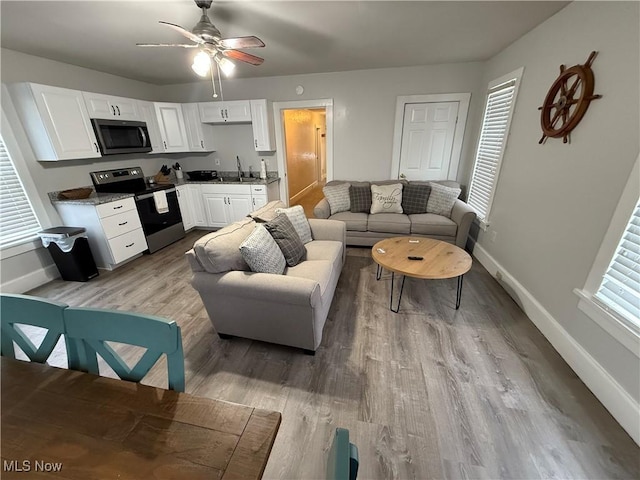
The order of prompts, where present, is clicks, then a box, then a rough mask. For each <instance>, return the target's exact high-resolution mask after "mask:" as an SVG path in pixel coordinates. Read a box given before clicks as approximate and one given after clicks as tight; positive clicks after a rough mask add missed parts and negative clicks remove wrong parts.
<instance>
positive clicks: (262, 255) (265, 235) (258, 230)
mask: <svg viewBox="0 0 640 480" xmlns="http://www.w3.org/2000/svg"><path fill="white" fill-rule="evenodd" d="M240 253H241V254H242V258H244V260H245V262H247V265H249V267H251V271H252V272H259V273H275V274H278V275H280V274H281V273H283V272H284V269H285V267H286V266H287V262H286V260H285V258H284V255H283V254H282V251H281V250H280V247H279V246H278V244H277V243H276V241H275V240H274V239H273V237H272V236H271V235H270V234H269V232H268V231H267V229H266V228H265V227H264V225H263V224H262V223H258V224H256V226H255V228H254V229H253V232H251V234H250V235H249V236H248V237H247V238H246V239H245V241H244V242H242V243H241V244H240Z"/></svg>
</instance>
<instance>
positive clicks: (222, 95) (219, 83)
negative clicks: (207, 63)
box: [211, 62, 224, 101]
mask: <svg viewBox="0 0 640 480" xmlns="http://www.w3.org/2000/svg"><path fill="white" fill-rule="evenodd" d="M214 63H215V64H216V70H217V71H218V85H220V99H221V100H222V101H224V93H222V75H220V65H218V62H214ZM211 75H213V69H211Z"/></svg>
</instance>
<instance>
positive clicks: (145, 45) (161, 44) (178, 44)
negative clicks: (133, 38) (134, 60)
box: [136, 43, 199, 48]
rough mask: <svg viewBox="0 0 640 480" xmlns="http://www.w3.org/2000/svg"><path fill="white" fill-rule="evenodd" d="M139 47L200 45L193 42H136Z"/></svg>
mask: <svg viewBox="0 0 640 480" xmlns="http://www.w3.org/2000/svg"><path fill="white" fill-rule="evenodd" d="M136 45H137V46H138V47H181V48H198V47H199V45H194V44H193V43H191V44H189V45H187V44H184V43H136Z"/></svg>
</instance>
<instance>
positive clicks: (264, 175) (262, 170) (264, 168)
mask: <svg viewBox="0 0 640 480" xmlns="http://www.w3.org/2000/svg"><path fill="white" fill-rule="evenodd" d="M260 178H261V179H263V180H266V178H267V164H266V163H265V162H264V158H263V159H262V160H260Z"/></svg>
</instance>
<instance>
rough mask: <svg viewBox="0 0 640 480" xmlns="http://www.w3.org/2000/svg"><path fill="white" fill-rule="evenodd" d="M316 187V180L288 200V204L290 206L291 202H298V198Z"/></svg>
mask: <svg viewBox="0 0 640 480" xmlns="http://www.w3.org/2000/svg"><path fill="white" fill-rule="evenodd" d="M317 185H318V181H317V180H316V181H315V182H313V183H312V184H311V185H307V186H306V187H304V188H303V189H302V190H300V191H299V192H298V193H296V194H295V195H294V196H293V197H291V198H290V199H289V204H292V203H293V202H296V201H298V199H299V198H302V197H304V196H305V195H306V194H307V193H309V192H310V191H311V190H313V189H314V188H315V187H316V186H317Z"/></svg>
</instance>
